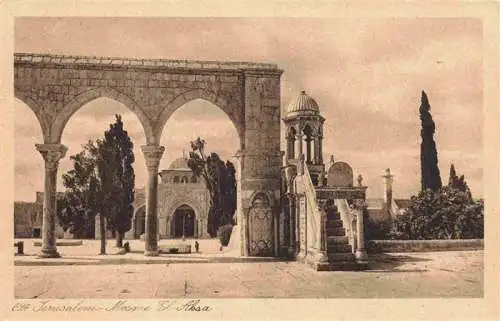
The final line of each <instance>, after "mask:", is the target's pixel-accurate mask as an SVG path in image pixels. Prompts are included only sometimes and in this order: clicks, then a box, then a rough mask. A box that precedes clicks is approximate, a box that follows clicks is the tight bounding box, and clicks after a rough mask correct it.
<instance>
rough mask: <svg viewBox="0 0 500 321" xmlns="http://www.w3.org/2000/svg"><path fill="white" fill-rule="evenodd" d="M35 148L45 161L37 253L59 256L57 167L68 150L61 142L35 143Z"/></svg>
mask: <svg viewBox="0 0 500 321" xmlns="http://www.w3.org/2000/svg"><path fill="white" fill-rule="evenodd" d="M35 146H36V149H37V150H38V151H39V152H40V154H42V157H43V159H44V161H45V178H44V193H43V221H42V249H41V251H40V253H39V254H38V256H39V257H42V258H54V257H59V253H58V252H57V248H56V234H55V229H56V213H57V168H58V165H59V160H60V159H61V158H63V157H64V156H65V155H66V151H67V150H68V149H67V147H66V146H64V145H61V144H37V145H35Z"/></svg>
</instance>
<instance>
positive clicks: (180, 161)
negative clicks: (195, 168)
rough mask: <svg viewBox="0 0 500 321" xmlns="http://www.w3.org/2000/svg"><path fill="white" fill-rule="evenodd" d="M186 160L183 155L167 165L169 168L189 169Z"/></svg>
mask: <svg viewBox="0 0 500 321" xmlns="http://www.w3.org/2000/svg"><path fill="white" fill-rule="evenodd" d="M187 162H188V160H187V158H185V157H179V158H177V159H176V160H174V161H173V162H172V163H170V166H169V167H168V169H169V170H190V169H189V166H188V163H187Z"/></svg>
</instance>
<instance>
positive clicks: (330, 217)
mask: <svg viewBox="0 0 500 321" xmlns="http://www.w3.org/2000/svg"><path fill="white" fill-rule="evenodd" d="M326 218H327V219H328V220H341V219H342V218H341V217H340V215H339V214H326Z"/></svg>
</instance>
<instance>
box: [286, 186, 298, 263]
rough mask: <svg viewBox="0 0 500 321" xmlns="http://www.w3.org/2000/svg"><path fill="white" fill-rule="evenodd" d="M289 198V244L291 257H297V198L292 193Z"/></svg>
mask: <svg viewBox="0 0 500 321" xmlns="http://www.w3.org/2000/svg"><path fill="white" fill-rule="evenodd" d="M287 197H288V204H289V206H288V215H289V221H290V223H289V224H290V225H289V228H290V243H289V250H288V251H289V253H290V254H291V255H295V249H296V248H297V245H296V243H297V241H296V234H295V233H296V231H295V229H296V228H295V214H296V212H295V196H294V195H293V194H291V193H289V194H288V195H287Z"/></svg>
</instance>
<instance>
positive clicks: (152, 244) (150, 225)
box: [141, 145, 165, 256]
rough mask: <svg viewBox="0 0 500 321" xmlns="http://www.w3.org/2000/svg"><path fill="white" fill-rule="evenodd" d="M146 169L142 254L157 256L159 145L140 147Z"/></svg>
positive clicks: (163, 148) (161, 149)
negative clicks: (144, 223)
mask: <svg viewBox="0 0 500 321" xmlns="http://www.w3.org/2000/svg"><path fill="white" fill-rule="evenodd" d="M141 149H142V152H143V153H144V158H145V161H146V167H147V170H148V182H147V188H146V231H145V236H144V240H145V243H146V249H145V252H144V255H146V256H157V255H158V254H159V252H158V207H157V205H158V167H159V166H160V160H161V158H162V156H163V152H164V151H165V147H163V146H159V145H145V146H142V147H141Z"/></svg>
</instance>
